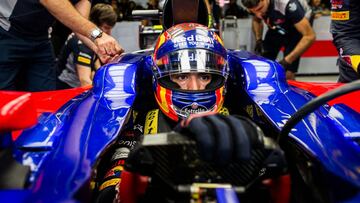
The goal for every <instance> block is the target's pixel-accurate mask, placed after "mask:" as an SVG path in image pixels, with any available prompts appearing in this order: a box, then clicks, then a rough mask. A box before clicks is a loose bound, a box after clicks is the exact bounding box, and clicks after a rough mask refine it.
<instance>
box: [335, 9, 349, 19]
mask: <svg viewBox="0 0 360 203" xmlns="http://www.w3.org/2000/svg"><path fill="white" fill-rule="evenodd" d="M349 17H350V13H349V11H332V12H331V20H349Z"/></svg>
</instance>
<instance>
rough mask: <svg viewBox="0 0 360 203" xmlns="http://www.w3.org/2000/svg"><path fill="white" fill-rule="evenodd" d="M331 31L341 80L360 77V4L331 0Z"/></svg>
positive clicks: (349, 0)
mask: <svg viewBox="0 0 360 203" xmlns="http://www.w3.org/2000/svg"><path fill="white" fill-rule="evenodd" d="M331 33H332V35H333V42H334V45H335V46H336V48H337V49H338V53H339V73H340V75H339V82H351V81H353V80H357V79H360V74H359V66H360V65H359V64H360V4H359V1H357V0H331Z"/></svg>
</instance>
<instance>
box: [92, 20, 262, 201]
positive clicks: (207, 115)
mask: <svg viewBox="0 0 360 203" xmlns="http://www.w3.org/2000/svg"><path fill="white" fill-rule="evenodd" d="M226 59H227V53H226V50H225V48H224V47H223V43H222V41H221V39H220V38H219V37H218V35H217V34H215V33H214V32H213V31H209V29H208V28H207V27H205V26H203V25H199V24H179V25H176V26H173V27H172V28H170V29H169V30H167V31H166V32H164V33H163V34H161V35H160V36H159V38H158V41H157V43H156V46H155V49H154V54H153V65H152V71H153V77H154V80H153V91H154V95H155V100H156V103H157V106H158V107H157V108H155V109H153V110H150V111H148V112H147V113H146V112H145V113H144V114H141V113H137V116H136V118H133V119H130V120H131V121H133V120H135V122H134V123H133V124H130V125H129V124H128V126H127V128H126V129H125V130H123V131H122V133H121V135H120V136H119V141H118V144H117V146H116V148H115V149H114V150H113V151H114V152H113V153H112V155H111V163H110V164H108V167H106V168H107V169H106V170H104V171H107V172H106V173H105V175H104V176H103V177H102V178H101V180H100V183H99V184H98V191H99V195H98V198H97V202H112V201H113V199H114V197H115V195H116V192H115V187H116V185H117V184H118V183H119V182H121V181H120V175H121V171H122V170H123V166H124V164H125V160H126V159H127V157H128V153H129V152H130V150H131V149H132V148H133V147H134V146H135V145H136V141H137V140H139V138H140V137H141V136H143V135H147V134H156V133H161V132H170V131H172V130H176V131H179V132H181V133H183V134H186V135H189V136H191V137H193V138H194V139H195V140H196V142H197V143H198V149H199V153H200V156H202V157H203V159H204V160H207V161H210V162H214V163H218V164H226V163H229V162H231V161H234V160H243V158H245V159H246V157H247V158H248V157H250V148H251V145H252V143H250V140H256V138H255V139H254V137H252V136H255V137H256V136H258V135H259V133H260V132H261V130H260V128H258V127H256V125H255V124H254V123H252V122H251V121H250V120H248V119H247V118H244V117H234V116H231V115H229V112H228V110H227V108H225V107H223V103H224V96H225V92H226V91H225V84H226V80H227V77H228V73H229V69H228V66H227V60H226ZM147 99H148V100H149V98H147ZM135 115H136V114H135V113H134V114H133V116H135ZM131 121H130V123H131ZM220 132H221V133H220ZM244 132H246V133H244ZM220 134H221V135H220ZM218 136H221V138H220V137H218ZM215 140H216V141H215ZM240 144H241V146H242V147H235V146H239V145H240ZM210 152H213V153H210Z"/></svg>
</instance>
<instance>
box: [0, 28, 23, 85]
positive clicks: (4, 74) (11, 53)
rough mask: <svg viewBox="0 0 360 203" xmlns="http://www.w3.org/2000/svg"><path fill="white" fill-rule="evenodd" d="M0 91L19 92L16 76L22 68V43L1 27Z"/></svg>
mask: <svg viewBox="0 0 360 203" xmlns="http://www.w3.org/2000/svg"><path fill="white" fill-rule="evenodd" d="M0 47H1V50H0V90H17V89H16V84H15V83H16V82H15V79H16V75H17V74H18V72H19V70H20V68H21V55H22V50H21V48H22V47H23V46H22V44H21V41H19V40H18V39H16V38H14V37H13V36H11V35H9V34H8V33H7V32H6V31H5V30H3V29H2V28H1V27H0Z"/></svg>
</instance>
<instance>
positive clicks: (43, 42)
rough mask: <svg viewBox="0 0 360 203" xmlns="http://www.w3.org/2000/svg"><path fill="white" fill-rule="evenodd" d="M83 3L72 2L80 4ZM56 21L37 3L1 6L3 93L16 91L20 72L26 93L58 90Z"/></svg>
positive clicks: (7, 1)
mask: <svg viewBox="0 0 360 203" xmlns="http://www.w3.org/2000/svg"><path fill="white" fill-rule="evenodd" d="M78 1H79V0H71V2H72V3H73V4H76V3H77V2H78ZM53 22H54V17H53V16H52V15H51V14H50V13H49V12H48V11H47V10H46V9H45V8H44V7H43V6H42V5H41V4H40V3H39V1H34V0H2V1H1V3H0V47H1V52H0V89H6V90H16V89H18V88H19V87H17V86H16V84H15V80H16V77H17V75H18V73H19V72H22V73H23V76H24V82H25V83H24V87H23V88H25V89H24V90H27V91H44V90H54V89H55V84H56V80H55V78H56V75H55V69H54V61H55V56H54V54H53V49H52V46H51V42H50V40H49V27H50V26H51V25H52V23H53Z"/></svg>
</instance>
